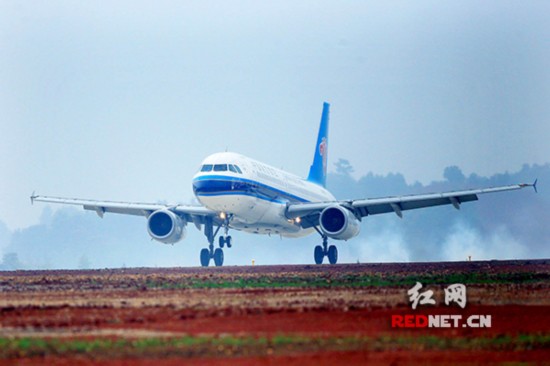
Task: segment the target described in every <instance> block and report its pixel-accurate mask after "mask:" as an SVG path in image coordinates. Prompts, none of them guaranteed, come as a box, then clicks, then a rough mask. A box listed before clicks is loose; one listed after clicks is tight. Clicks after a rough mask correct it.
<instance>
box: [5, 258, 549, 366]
mask: <svg viewBox="0 0 550 366" xmlns="http://www.w3.org/2000/svg"><path fill="white" fill-rule="evenodd" d="M416 282H420V283H422V285H423V288H422V289H421V290H420V292H423V291H426V290H431V291H433V299H434V301H435V302H436V304H435V305H422V304H420V305H418V307H417V308H416V309H415V310H413V309H412V307H411V302H410V298H409V295H408V294H407V291H409V290H410V289H411V288H412V287H413V286H414V285H415V283H416ZM453 283H464V284H465V286H466V289H467V304H466V307H465V308H461V307H460V306H458V304H456V303H451V304H449V305H446V304H445V298H444V295H445V289H446V288H447V287H448V286H449V285H450V284H453ZM411 315H412V316H419V315H420V316H425V317H426V318H427V317H429V316H434V315H450V316H457V315H459V316H460V317H461V318H462V319H467V318H469V317H471V316H474V317H476V316H478V315H482V316H489V315H490V319H491V321H490V327H483V328H474V327H470V326H466V324H464V325H462V324H460V325H461V326H457V327H448V328H436V327H427V326H426V327H408V328H399V327H395V326H394V327H392V318H394V317H396V316H402V317H403V318H404V317H406V316H411ZM140 340H141V342H140ZM109 342H111V343H109ZM125 342H126V343H125ZM185 342H187V343H185ZM2 347H3V350H0V365H4V364H6V365H7V364H13V363H14V361H16V362H17V364H20V365H31V364H37V363H38V364H40V363H48V364H62V365H64V364H66V365H75V364H82V365H88V364H104V365H128V364H132V365H153V364H154V365H176V364H177V365H180V364H181V362H182V360H184V361H185V362H186V363H191V364H193V363H196V364H201V365H202V364H204V365H228V364H239V365H257V364H267V365H280V364H285V365H300V366H303V365H333V364H345V365H353V364H357V365H359V364H361V365H364V364H369V365H378V364H380V365H386V364H393V365H399V364H417V365H425V364H434V365H436V364H437V365H440V364H504V363H506V364H510V363H511V364H550V260H533V261H488V262H453V263H399V264H393V263H392V264H352V265H346V264H342V265H334V266H330V265H322V266H312V265H304V266H254V267H252V266H247V267H222V268H166V269H164V268H136V269H134V268H133V269H112V270H90V271H15V272H0V348H2Z"/></svg>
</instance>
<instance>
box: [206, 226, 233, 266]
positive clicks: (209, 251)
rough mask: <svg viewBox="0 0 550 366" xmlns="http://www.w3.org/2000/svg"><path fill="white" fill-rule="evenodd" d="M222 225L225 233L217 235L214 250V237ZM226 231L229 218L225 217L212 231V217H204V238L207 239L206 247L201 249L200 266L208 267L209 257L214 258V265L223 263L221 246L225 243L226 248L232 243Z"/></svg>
mask: <svg viewBox="0 0 550 366" xmlns="http://www.w3.org/2000/svg"><path fill="white" fill-rule="evenodd" d="M222 226H223V228H224V231H225V234H224V235H223V236H220V237H219V240H218V245H219V248H216V250H214V239H215V238H216V235H217V234H218V231H219V230H220V229H221V228H222ZM228 231H229V220H227V219H226V220H225V221H224V223H223V225H220V226H218V228H217V229H216V231H215V232H214V224H213V222H212V218H211V217H208V218H206V223H205V225H204V235H206V238H207V239H208V248H204V249H202V250H201V256H200V258H201V266H203V267H208V265H209V264H210V259H214V264H215V265H216V267H220V266H222V265H223V249H222V248H223V247H224V246H225V245H227V247H228V248H231V245H232V240H231V235H228V234H227V232H228Z"/></svg>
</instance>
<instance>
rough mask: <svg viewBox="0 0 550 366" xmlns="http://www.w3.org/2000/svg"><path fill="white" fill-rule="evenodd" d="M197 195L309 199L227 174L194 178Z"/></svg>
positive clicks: (304, 200)
mask: <svg viewBox="0 0 550 366" xmlns="http://www.w3.org/2000/svg"><path fill="white" fill-rule="evenodd" d="M193 192H194V193H195V196H229V195H244V196H251V197H257V198H259V199H262V200H266V201H270V202H276V203H283V204H284V203H287V202H291V203H292V202H309V201H308V200H306V199H304V198H301V197H298V196H296V195H293V194H291V193H288V192H285V191H282V190H280V189H277V188H274V187H271V186H269V185H267V184H264V183H260V182H257V181H254V180H251V179H245V178H240V177H231V176H226V175H202V176H199V177H197V178H195V179H194V180H193Z"/></svg>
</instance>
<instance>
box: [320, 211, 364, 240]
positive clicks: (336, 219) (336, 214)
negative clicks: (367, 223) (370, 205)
mask: <svg viewBox="0 0 550 366" xmlns="http://www.w3.org/2000/svg"><path fill="white" fill-rule="evenodd" d="M319 223H320V224H321V231H322V232H323V233H324V234H325V235H326V236H328V237H329V238H332V239H337V240H348V239H351V238H353V237H354V236H357V234H359V230H360V225H359V220H358V219H357V218H356V217H355V215H354V214H353V212H351V211H350V210H348V209H347V208H345V207H342V206H339V205H334V206H329V207H327V208H325V209H324V210H323V211H322V212H321V215H320V216H319Z"/></svg>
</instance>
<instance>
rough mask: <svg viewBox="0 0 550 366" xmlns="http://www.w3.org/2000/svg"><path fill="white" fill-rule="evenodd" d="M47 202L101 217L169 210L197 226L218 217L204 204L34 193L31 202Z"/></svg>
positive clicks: (138, 214)
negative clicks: (110, 214) (119, 200)
mask: <svg viewBox="0 0 550 366" xmlns="http://www.w3.org/2000/svg"><path fill="white" fill-rule="evenodd" d="M34 202H47V203H60V204H66V205H77V206H82V207H83V208H84V209H85V210H91V211H95V212H96V213H97V214H98V215H99V217H103V214H105V213H117V214H125V215H135V216H145V217H149V215H151V214H152V213H153V212H155V211H157V210H162V209H164V210H169V211H172V212H174V213H175V214H177V215H178V216H180V217H181V218H182V219H184V220H185V221H186V222H192V223H194V224H195V225H196V226H197V227H199V225H200V224H203V223H204V222H205V219H206V218H207V217H209V218H212V219H214V221H216V218H217V217H218V215H217V213H216V212H215V211H212V210H209V209H207V208H206V207H203V206H188V205H164V204H159V203H136V202H114V201H96V200H87V199H79V198H62V197H47V196H37V195H35V194H34V193H33V195H32V196H31V203H34Z"/></svg>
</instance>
